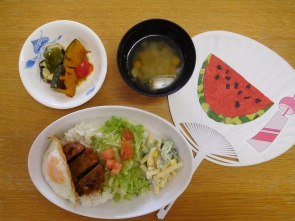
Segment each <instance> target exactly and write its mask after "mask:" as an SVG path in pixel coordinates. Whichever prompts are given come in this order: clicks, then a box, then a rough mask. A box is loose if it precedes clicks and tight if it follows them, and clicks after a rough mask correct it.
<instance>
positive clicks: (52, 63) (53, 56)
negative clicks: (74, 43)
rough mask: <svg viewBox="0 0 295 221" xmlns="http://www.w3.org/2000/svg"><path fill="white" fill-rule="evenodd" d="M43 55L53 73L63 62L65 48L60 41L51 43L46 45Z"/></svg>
mask: <svg viewBox="0 0 295 221" xmlns="http://www.w3.org/2000/svg"><path fill="white" fill-rule="evenodd" d="M43 56H44V59H45V63H46V67H47V69H48V70H49V71H50V72H51V73H52V72H53V71H54V70H55V69H56V68H57V67H58V66H59V65H60V64H61V63H62V62H63V59H64V52H63V48H62V46H61V45H60V44H58V43H56V44H53V45H49V46H47V47H46V49H45V52H44V54H43Z"/></svg>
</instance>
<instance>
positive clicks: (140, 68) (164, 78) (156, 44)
mask: <svg viewBox="0 0 295 221" xmlns="http://www.w3.org/2000/svg"><path fill="white" fill-rule="evenodd" d="M127 63H128V70H129V71H130V72H131V75H132V76H133V77H134V79H135V81H136V82H137V83H138V84H139V85H140V86H142V87H143V88H145V89H147V90H157V89H162V88H165V87H168V86H169V85H171V84H172V83H173V82H174V81H175V80H176V79H177V78H178V77H179V75H180V74H181V72H182V67H183V57H182V54H181V51H180V49H179V47H178V46H177V44H176V43H175V42H174V41H173V40H171V39H170V38H167V37H164V36H157V35H156V36H154V35H153V36H148V37H145V38H143V39H141V40H140V41H138V42H137V43H136V44H135V45H134V46H133V47H132V49H131V50H130V52H129V54H128V57H127Z"/></svg>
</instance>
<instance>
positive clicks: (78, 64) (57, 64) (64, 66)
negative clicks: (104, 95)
mask: <svg viewBox="0 0 295 221" xmlns="http://www.w3.org/2000/svg"><path fill="white" fill-rule="evenodd" d="M87 53H89V51H88V50H86V49H85V47H84V46H83V45H82V44H81V42H79V41H78V40H77V39H74V40H73V41H72V42H71V44H70V45H69V46H68V48H67V49H66V51H64V49H63V47H62V46H61V45H60V44H58V43H56V44H53V45H49V46H47V47H46V49H45V51H44V54H43V56H44V60H43V61H41V62H40V63H39V67H40V76H41V78H42V80H43V81H44V82H46V83H49V84H50V88H52V89H54V90H56V91H58V92H62V93H65V94H66V95H67V96H68V97H73V96H74V95H75V93H76V86H77V85H79V83H80V82H81V81H83V80H85V79H86V77H87V76H88V75H89V74H90V73H91V72H92V71H93V65H92V64H91V63H89V62H88V58H87V56H86V55H87Z"/></svg>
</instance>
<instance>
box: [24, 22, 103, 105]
mask: <svg viewBox="0 0 295 221" xmlns="http://www.w3.org/2000/svg"><path fill="white" fill-rule="evenodd" d="M74 39H78V40H79V41H80V42H81V43H82V44H83V45H84V47H85V48H86V49H87V50H89V51H90V53H88V54H87V57H88V58H89V61H90V62H91V63H92V64H93V67H94V69H93V71H92V73H91V74H90V75H89V76H88V77H87V79H86V81H83V82H82V83H81V84H80V85H79V86H77V88H76V94H75V96H74V97H72V98H70V97H67V96H66V95H65V94H64V93H60V92H56V91H54V90H52V89H51V88H50V85H49V84H47V83H45V82H44V81H43V80H42V79H41V77H40V68H39V62H40V61H41V60H43V52H44V50H45V48H46V46H47V45H50V44H53V43H59V44H61V45H62V46H63V47H64V48H65V49H66V48H67V47H68V45H69V44H70V43H71V42H72V41H73V40H74ZM19 72H20V78H21V80H22V83H23V85H24V87H25V88H26V90H27V91H28V93H29V94H30V95H31V96H32V97H33V98H34V99H35V100H37V101H38V102H40V103H41V104H43V105H45V106H48V107H51V108H56V109H68V108H73V107H76V106H79V105H81V104H83V103H85V102H87V101H88V100H90V99H91V98H92V97H93V96H94V95H95V94H96V93H97V92H98V91H99V89H100V88H101V86H102V84H103V82H104V80H105V77H106V72H107V55H106V51H105V48H104V45H103V43H102V42H101V40H100V38H99V37H98V36H97V35H96V34H95V33H94V32H93V31H92V30H91V29H90V28H88V27H86V26H85V25H83V24H80V23H78V22H74V21H67V20H59V21H53V22H50V23H47V24H45V25H43V26H41V27H39V28H38V29H36V30H35V31H34V32H33V33H32V34H31V35H30V36H29V37H28V38H27V40H26V41H25V43H24V45H23V47H22V50H21V53H20V57H19Z"/></svg>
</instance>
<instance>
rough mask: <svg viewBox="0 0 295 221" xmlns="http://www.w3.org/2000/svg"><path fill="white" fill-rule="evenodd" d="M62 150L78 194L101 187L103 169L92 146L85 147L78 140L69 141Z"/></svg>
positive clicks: (88, 192)
mask: <svg viewBox="0 0 295 221" xmlns="http://www.w3.org/2000/svg"><path fill="white" fill-rule="evenodd" d="M63 151H64V153H65V155H66V158H67V162H68V164H69V168H70V171H71V175H72V180H73V182H74V186H75V190H76V192H77V193H78V195H79V196H82V195H88V194H90V193H92V192H93V191H95V190H98V189H100V188H101V187H102V183H103V182H104V169H103V167H102V166H101V165H100V164H99V160H98V155H97V153H95V152H94V151H93V149H92V148H86V147H85V146H84V145H83V144H81V143H79V142H70V143H68V144H66V145H65V146H64V147H63Z"/></svg>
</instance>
